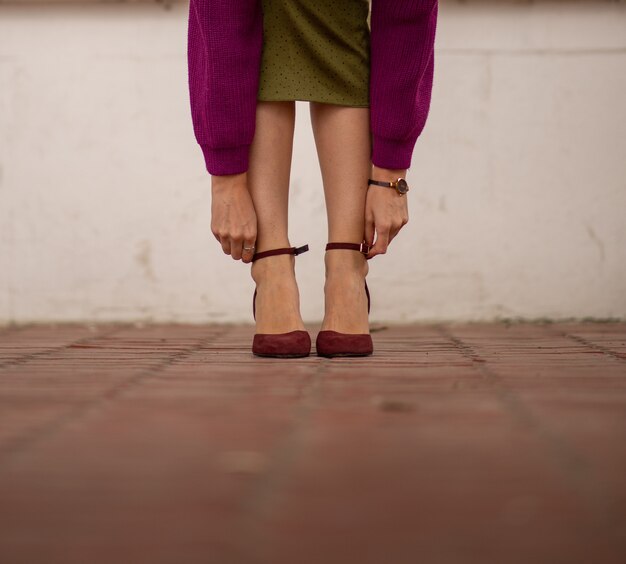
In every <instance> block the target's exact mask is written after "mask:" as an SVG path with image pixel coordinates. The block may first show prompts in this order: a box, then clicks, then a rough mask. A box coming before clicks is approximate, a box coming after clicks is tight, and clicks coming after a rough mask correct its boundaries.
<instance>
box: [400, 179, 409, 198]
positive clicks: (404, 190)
mask: <svg viewBox="0 0 626 564" xmlns="http://www.w3.org/2000/svg"><path fill="white" fill-rule="evenodd" d="M397 189H398V192H400V194H406V193H407V192H408V191H409V185H408V184H407V183H406V180H405V179H404V178H398V184H397Z"/></svg>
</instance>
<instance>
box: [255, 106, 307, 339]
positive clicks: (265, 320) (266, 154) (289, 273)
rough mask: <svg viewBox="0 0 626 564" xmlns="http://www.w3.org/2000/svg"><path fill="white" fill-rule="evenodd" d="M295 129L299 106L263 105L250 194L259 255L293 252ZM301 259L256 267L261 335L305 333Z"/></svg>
mask: <svg viewBox="0 0 626 564" xmlns="http://www.w3.org/2000/svg"><path fill="white" fill-rule="evenodd" d="M294 127H295V102H294V101H281V102H266V101H261V100H258V101H257V112H256V129H255V134H254V140H253V142H252V145H251V148H250V164H249V167H248V189H249V190H250V194H251V196H252V201H253V202H254V208H255V211H256V215H257V239H256V249H255V251H256V252H261V251H266V250H269V249H275V248H279V247H291V246H292V245H291V244H290V243H289V236H288V229H287V227H288V221H287V220H288V218H287V212H288V203H289V179H290V171H291V157H292V149H293V135H294ZM295 258H296V257H295V256H294V255H286V254H285V255H275V256H270V257H265V258H262V259H259V260H257V261H255V262H253V263H252V265H251V274H252V278H253V279H254V281H255V282H256V286H257V297H256V332H257V333H286V332H288V331H294V330H296V329H305V327H304V323H303V322H302V317H301V316H300V297H299V294H298V286H297V284H296V278H295Z"/></svg>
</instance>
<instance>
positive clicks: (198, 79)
mask: <svg viewBox="0 0 626 564" xmlns="http://www.w3.org/2000/svg"><path fill="white" fill-rule="evenodd" d="M262 47H263V14H262V6H261V0H238V1H234V0H190V4H189V19H188V29H187V63H188V66H187V70H188V82H189V98H190V105H191V117H192V122H193V129H194V134H195V137H196V140H197V142H198V143H199V144H200V147H201V148H202V153H203V155H204V159H205V163H206V168H207V170H208V172H209V173H210V174H214V175H225V174H238V173H241V172H245V171H247V170H248V162H249V151H250V145H251V143H252V140H253V138H254V130H255V123H256V121H255V120H256V100H257V92H258V85H259V76H260V75H259V73H260V65H261V53H262Z"/></svg>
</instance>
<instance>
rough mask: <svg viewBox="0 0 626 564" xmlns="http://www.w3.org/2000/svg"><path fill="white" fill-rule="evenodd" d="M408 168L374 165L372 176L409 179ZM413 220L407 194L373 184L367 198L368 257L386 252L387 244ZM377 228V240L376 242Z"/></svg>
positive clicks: (366, 238)
mask: <svg viewBox="0 0 626 564" xmlns="http://www.w3.org/2000/svg"><path fill="white" fill-rule="evenodd" d="M406 172H407V171H406V169H405V170H400V169H388V168H379V167H377V166H376V165H374V164H372V173H371V175H370V178H373V179H374V180H383V181H387V180H389V181H392V180H397V179H398V178H400V177H402V178H406ZM408 221H409V206H408V203H407V194H399V193H398V192H397V191H396V190H395V189H393V188H385V187H384V186H377V185H376V184H370V185H369V186H368V189H367V196H366V199H365V242H366V243H367V244H368V245H370V246H371V249H370V252H369V253H368V255H367V258H368V259H370V258H372V257H374V256H376V255H381V254H385V253H386V252H387V247H388V246H389V243H391V241H392V240H393V238H394V237H395V236H396V235H397V234H398V232H399V231H400V229H402V227H403V226H404V225H406V224H407V222H408ZM374 231H376V242H375V243H374Z"/></svg>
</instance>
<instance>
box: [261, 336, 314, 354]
mask: <svg viewBox="0 0 626 564" xmlns="http://www.w3.org/2000/svg"><path fill="white" fill-rule="evenodd" d="M252 352H253V353H254V354H255V355H256V356H271V357H275V358H299V357H304V356H309V354H310V353H311V336H310V335H309V333H308V331H303V330H296V331H289V332H288V333H255V334H254V337H253V339H252Z"/></svg>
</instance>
